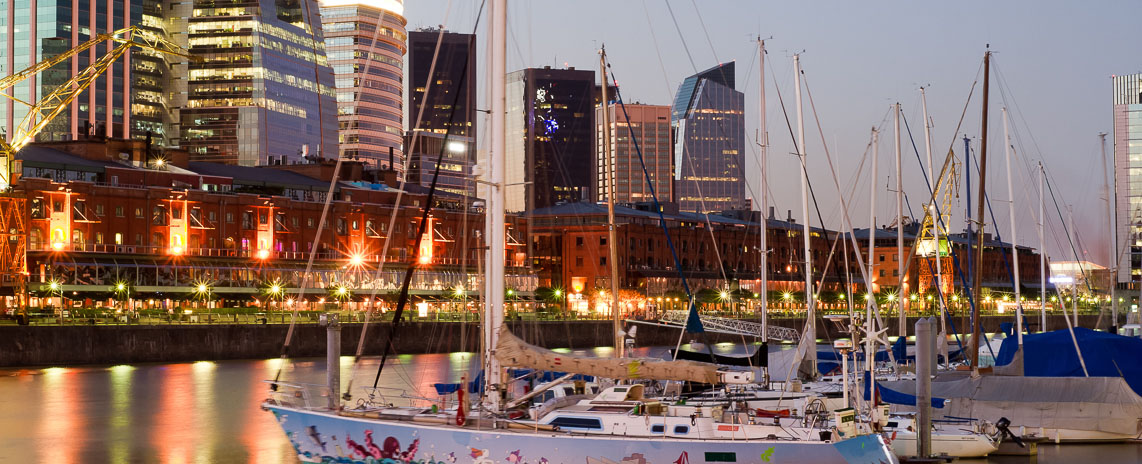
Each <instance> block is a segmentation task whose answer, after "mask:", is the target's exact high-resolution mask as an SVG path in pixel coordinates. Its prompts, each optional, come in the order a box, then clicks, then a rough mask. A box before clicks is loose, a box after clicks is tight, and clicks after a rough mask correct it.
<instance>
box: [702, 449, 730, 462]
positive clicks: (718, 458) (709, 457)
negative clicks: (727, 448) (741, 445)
mask: <svg viewBox="0 0 1142 464" xmlns="http://www.w3.org/2000/svg"><path fill="white" fill-rule="evenodd" d="M706 462H738V455H737V453H727V452H717V451H714V452H710V451H707V452H706Z"/></svg>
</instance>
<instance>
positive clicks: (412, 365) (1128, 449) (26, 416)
mask: <svg viewBox="0 0 1142 464" xmlns="http://www.w3.org/2000/svg"><path fill="white" fill-rule="evenodd" d="M738 349H740V348H738ZM738 349H735V348H732V347H728V346H727V347H722V346H719V347H718V350H717V351H724V352H729V351H737V350H738ZM775 349H779V348H775ZM609 350H610V349H609V348H596V349H592V350H584V351H579V353H591V354H595V355H600V356H606V355H608V354H609V353H610V351H609ZM658 353H661V350H648V349H640V350H638V352H637V353H635V354H636V355H653V354H658ZM341 363H342V377H343V378H342V385H343V386H344V385H347V382H348V381H349V380H350V378H352V380H353V385H354V386H355V387H359V386H372V384H373V380H374V378H375V376H376V372H377V371H376V368H377V362H376V360H372V359H370V360H364V361H362V362H361V364H360V365H358V366H357V368H356V369H353V359H352V358H351V357H343V358H342V359H341ZM478 364H479V357H478V356H477V355H475V354H473V353H450V354H422V355H402V356H396V357H394V358H392V359H391V361H390V365H388V366H387V367H386V368H385V369H384V371H383V373H382V374H381V376H380V378H379V381H378V386H381V387H392V388H406V389H409V390H410V391H415V392H416V393H417V394H419V395H421V396H423V397H425V398H435V393H434V390H433V388H432V384H433V383H437V382H457V381H459V380H460V378H461V376H462V375H464V374H466V373H470V372H474V371H475V370H476V369H477V367H478ZM279 368H281V379H283V380H285V381H290V382H299V383H312V384H319V383H322V382H324V378H325V377H324V376H325V362H324V360H323V359H300V360H291V361H289V362H288V363H286V364H284V365H283V362H282V361H281V360H279V359H270V360H252V361H220V362H212V361H202V362H195V363H177V364H139V365H118V366H84V367H48V368H36V369H9V370H0V462H12V463H34V462H45V463H71V462H112V463H119V462H140V463H144V462H145V463H151V462H160V463H243V462H257V463H277V462H297V459H296V457H295V456H294V455H293V454H292V449H291V447H290V445H289V442H288V441H287V440H286V438H285V436H284V435H283V433H282V431H281V429H280V428H279V427H278V425H277V423H276V422H275V421H274V419H273V416H272V415H271V414H269V413H267V412H264V411H262V410H261V408H260V407H259V403H260V402H261V400H262V399H263V398H265V397H266V392H267V390H268V384H267V383H266V380H267V379H272V378H274V376H275V375H277V374H278V371H279ZM358 396H359V395H358ZM1039 449H1040V455H1039V456H1038V458H1037V462H1039V463H1046V464H1062V463H1068V464H1069V463H1077V462H1098V463H1100V464H1111V463H1135V462H1142V445H1140V444H1114V445H1062V446H1058V445H1053V444H1051V445H1046V444H1044V445H1041V446H1040V448H1039ZM960 462H981V463H982V462H1002V463H1008V462H1010V463H1023V462H1035V461H1029V460H1028V458H1016V457H1009V458H1005V457H996V458H991V459H990V460H987V461H983V460H980V461H963V460H961V461H960Z"/></svg>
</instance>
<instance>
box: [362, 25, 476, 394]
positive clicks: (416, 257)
mask: <svg viewBox="0 0 1142 464" xmlns="http://www.w3.org/2000/svg"><path fill="white" fill-rule="evenodd" d="M476 22H477V25H478V23H479V19H478V18H477V21H476ZM474 33H475V32H474V31H473V34H474ZM471 59H472V57H471V56H469V55H467V54H466V55H465V56H464V65H463V66H462V67H461V68H460V73H461V74H460V79H459V80H458V82H457V88H463V87H464V82H465V81H466V80H467V77H468V66H469V65H470V64H471ZM460 93H461V92H456V93H455V94H454V95H453V96H452V106H451V108H452V109H451V111H450V112H449V113H448V126H447V127H448V129H447V131H446V132H445V133H444V140H443V143H441V145H440V151H439V153H438V154H437V155H436V167H435V169H433V171H432V183H431V184H430V185H429V187H428V197H427V198H426V199H425V202H424V203H425V204H424V212H423V213H422V214H421V216H420V226H419V227H418V231H417V234H416V237H417V239H418V240H422V239H423V237H424V234H425V232H427V230H428V218H429V216H430V215H431V213H432V206H433V204H432V200H433V198H435V196H436V184H437V181H439V180H440V167H441V166H442V165H443V164H444V152H445V151H446V150H447V149H448V139H449V138H451V136H452V123H453V121H454V120H455V119H456V104H457V103H459V100H460ZM390 234H391V231H390ZM430 240H431V237H430ZM414 250H415V251H414V252H413V255H412V262H410V263H409V265H408V267H407V268H406V270H405V274H404V283H403V284H401V292H400V297H399V298H398V300H397V309H396V312H395V313H394V314H393V322H392V327H391V328H390V329H389V336H388V340H387V343H385V345H384V349H383V350H382V351H381V362H380V365H379V366H377V375H376V377H375V378H374V379H373V388H376V387H377V383H378V382H380V380H381V372H382V371H383V370H384V369H385V360H386V359H388V356H389V353H390V352H391V351H392V350H393V348H394V346H393V340H394V339H395V338H396V335H397V334H398V333H399V332H398V329H399V328H400V323H401V315H403V313H404V308H405V306H406V305H407V304H408V299H409V286H410V285H411V284H412V275H413V273H414V272H415V271H416V267H417V264H418V263H419V261H420V246H417V247H416V248H415V249H414Z"/></svg>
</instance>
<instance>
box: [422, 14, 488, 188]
mask: <svg viewBox="0 0 1142 464" xmlns="http://www.w3.org/2000/svg"><path fill="white" fill-rule="evenodd" d="M438 43H439V51H437V44H438ZM434 58H435V65H434V64H433V59H434ZM408 70H409V75H408V79H409V82H408V88H409V110H408V118H409V132H408V134H407V135H406V137H405V149H406V150H407V151H408V157H409V162H408V166H409V180H410V181H412V182H417V183H419V184H420V185H423V186H425V187H427V186H429V185H430V184H431V183H432V173H433V171H434V169H435V167H436V158H437V157H438V156H440V154H441V150H442V149H443V150H444V155H443V156H444V158H443V161H442V164H441V167H440V176H441V178H440V181H439V182H438V183H437V186H438V187H440V188H442V189H444V190H446V191H449V192H452V193H457V194H464V195H469V196H471V195H475V193H476V188H475V184H474V183H473V182H471V179H469V177H470V176H471V170H472V164H473V163H474V162H475V157H476V144H475V140H476V36H475V35H473V34H459V33H454V32H448V31H441V30H439V29H421V30H418V31H412V32H409V34H408ZM430 70H431V71H432V75H431V76H430V75H429V71H430ZM453 103H455V105H453ZM418 119H419V123H418V122H417V120H418ZM449 121H451V122H449ZM445 134H447V135H448V144H447V146H445V144H444V136H445ZM413 139H415V142H414V140H413ZM414 143H415V145H414Z"/></svg>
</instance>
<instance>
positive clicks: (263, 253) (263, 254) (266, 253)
mask: <svg viewBox="0 0 1142 464" xmlns="http://www.w3.org/2000/svg"><path fill="white" fill-rule="evenodd" d="M257 256H258V259H260V260H262V261H265V260H267V259H269V258H270V250H265V249H262V250H258V254H257Z"/></svg>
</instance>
